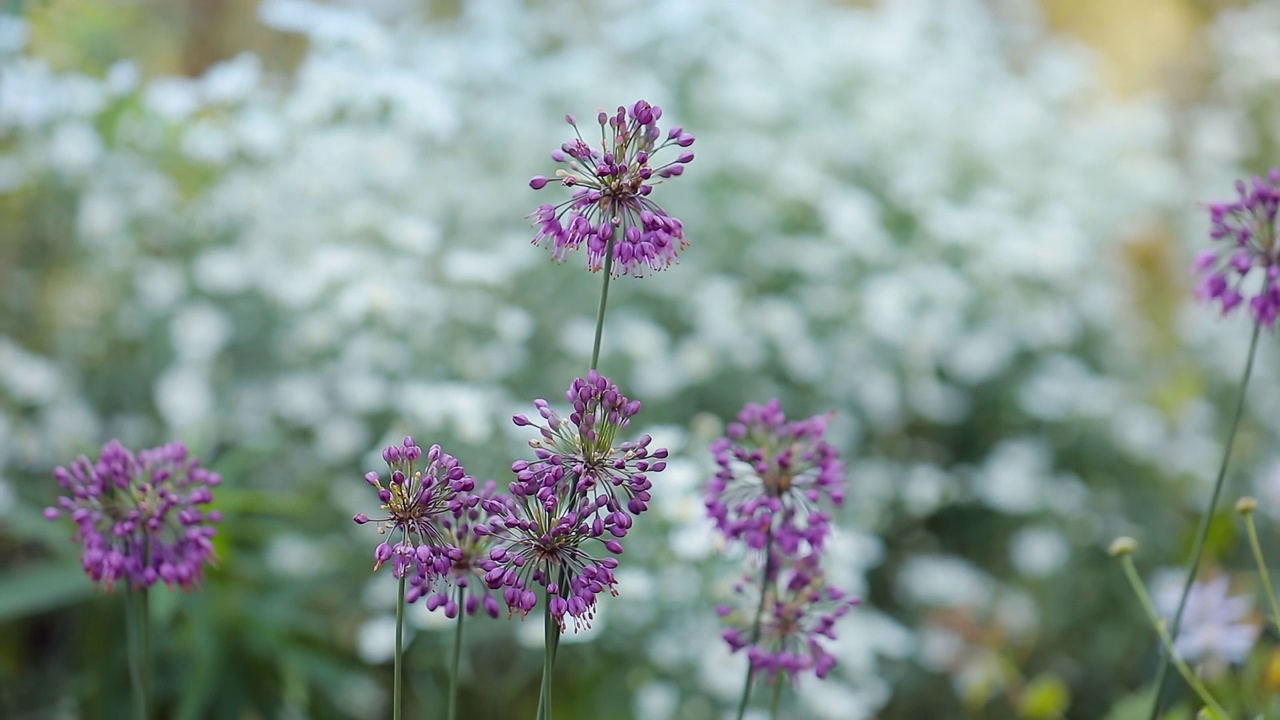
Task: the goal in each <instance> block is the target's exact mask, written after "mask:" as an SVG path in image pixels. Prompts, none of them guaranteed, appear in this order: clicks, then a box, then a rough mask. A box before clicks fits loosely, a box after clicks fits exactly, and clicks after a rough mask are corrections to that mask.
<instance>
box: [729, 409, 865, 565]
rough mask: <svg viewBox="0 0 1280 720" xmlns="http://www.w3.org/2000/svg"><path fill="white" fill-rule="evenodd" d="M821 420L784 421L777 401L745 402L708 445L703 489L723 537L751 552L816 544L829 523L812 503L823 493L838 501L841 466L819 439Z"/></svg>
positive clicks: (794, 550)
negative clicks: (708, 471)
mask: <svg viewBox="0 0 1280 720" xmlns="http://www.w3.org/2000/svg"><path fill="white" fill-rule="evenodd" d="M828 417H829V416H827V415H816V416H814V417H811V418H809V419H808V420H796V421H792V422H788V421H787V418H786V415H785V414H784V413H783V412H782V405H781V403H779V402H778V400H776V399H774V400H770V401H769V402H768V403H767V404H765V405H758V404H755V403H750V404H748V405H747V406H746V407H744V408H743V409H742V412H741V413H739V414H738V422H735V423H731V424H730V425H729V434H728V436H727V437H723V438H721V439H719V440H717V441H716V442H715V443H713V444H712V445H711V452H712V453H713V454H714V455H715V459H716V464H717V465H719V467H720V469H719V471H718V472H717V473H716V474H715V476H714V477H713V478H712V479H711V482H710V484H709V487H708V492H707V500H706V505H707V511H708V512H709V513H710V515H711V517H712V519H713V520H714V521H715V523H716V527H717V528H719V530H720V531H721V532H722V533H724V535H725V536H726V537H727V538H729V539H730V540H744V541H745V542H746V544H747V545H748V546H749V547H752V548H755V549H757V550H764V549H765V548H766V546H769V545H771V544H772V545H773V546H775V547H777V548H779V549H781V550H782V551H783V552H785V553H786V554H789V555H795V554H796V553H798V552H799V551H800V548H801V541H805V542H807V543H808V544H809V546H810V547H812V548H814V549H820V548H821V547H822V545H823V542H824V540H825V538H826V536H827V533H828V532H829V531H830V523H831V521H830V517H829V515H828V514H827V513H826V512H824V511H822V510H819V509H817V505H818V503H819V502H820V501H821V500H822V498H823V497H824V496H826V497H828V498H830V500H831V502H832V504H834V505H837V506H838V505H841V504H843V502H844V464H843V463H842V462H840V458H839V455H838V453H837V452H836V449H835V448H834V447H832V446H831V445H830V444H828V443H827V442H826V441H824V440H823V439H822V436H823V434H824V433H825V432H826V428H827V420H828ZM775 516H777V517H778V520H776V521H775Z"/></svg>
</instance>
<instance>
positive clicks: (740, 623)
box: [716, 553, 860, 680]
mask: <svg viewBox="0 0 1280 720" xmlns="http://www.w3.org/2000/svg"><path fill="white" fill-rule="evenodd" d="M783 560H784V558H777V561H779V562H781V561H783ZM760 580H761V576H760V574H752V575H748V576H746V577H744V579H743V581H742V582H740V583H738V584H737V585H736V586H735V587H734V591H735V593H736V594H737V595H738V596H739V598H740V601H741V605H740V606H738V607H734V606H730V605H720V606H718V607H717V608H716V614H718V615H719V616H720V617H722V618H724V619H725V620H726V621H727V622H729V623H730V626H729V627H727V628H725V630H724V632H723V633H722V637H723V638H724V640H725V642H727V643H729V647H730V648H731V649H732V650H733V652H738V651H739V650H743V649H744V648H745V649H746V651H747V657H748V659H750V661H751V668H752V672H764V673H765V674H766V675H768V676H769V678H771V679H775V680H776V676H777V675H778V674H779V673H786V674H787V676H789V677H791V678H795V677H797V676H799V675H800V674H801V673H803V672H807V671H809V670H812V671H813V672H814V674H815V675H817V676H818V677H819V678H825V677H826V676H827V674H828V673H830V672H831V669H832V668H833V667H835V665H836V658H835V656H833V655H832V654H831V653H829V652H827V650H826V649H825V648H824V647H823V646H822V641H821V639H822V638H827V639H829V640H835V639H836V633H835V624H836V621H837V620H839V619H840V618H842V617H844V616H845V615H846V614H848V612H849V610H850V609H851V608H853V607H854V606H855V605H857V604H858V603H859V602H860V600H859V599H858V598H856V597H853V596H850V595H848V594H846V593H845V592H844V591H842V590H840V589H839V588H837V587H835V586H832V585H828V584H827V581H826V575H825V573H824V572H823V571H822V568H821V566H820V564H819V562H818V556H817V555H816V554H814V553H809V554H806V555H804V556H802V557H800V558H797V559H794V560H793V561H791V562H790V563H788V564H786V565H785V566H784V568H783V570H782V572H780V573H779V574H778V576H777V577H776V580H774V581H770V582H767V583H765V585H764V586H763V587H764V589H763V590H762V589H761V584H760ZM774 582H776V583H778V587H776V588H775V586H774ZM761 592H764V593H765V597H764V605H763V607H762V608H761V606H760V593H761ZM757 609H761V610H762V612H761V613H760V621H759V622H760V624H759V630H758V631H756V628H755V620H754V618H755V617H756V611H757ZM753 632H754V633H757V637H756V638H755V640H754V641H753V640H752V634H753Z"/></svg>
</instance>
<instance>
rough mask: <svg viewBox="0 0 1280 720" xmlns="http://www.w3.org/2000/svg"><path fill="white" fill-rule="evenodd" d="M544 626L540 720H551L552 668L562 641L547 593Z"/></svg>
mask: <svg viewBox="0 0 1280 720" xmlns="http://www.w3.org/2000/svg"><path fill="white" fill-rule="evenodd" d="M542 618H543V626H542V638H543V643H542V644H543V648H542V690H541V691H540V692H539V694H538V720H551V668H552V667H553V666H554V665H555V662H556V646H557V645H559V641H560V626H559V625H557V624H556V619H555V617H554V616H553V615H552V614H551V593H550V591H548V592H547V597H546V605H545V607H543V615H542Z"/></svg>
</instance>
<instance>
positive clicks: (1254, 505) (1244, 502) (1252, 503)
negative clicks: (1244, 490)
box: [1236, 495, 1258, 515]
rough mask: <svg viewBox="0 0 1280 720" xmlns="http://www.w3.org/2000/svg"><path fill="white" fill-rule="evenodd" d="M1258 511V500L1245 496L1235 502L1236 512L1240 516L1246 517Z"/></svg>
mask: <svg viewBox="0 0 1280 720" xmlns="http://www.w3.org/2000/svg"><path fill="white" fill-rule="evenodd" d="M1257 509H1258V498H1255V497H1249V496H1248V495H1245V496H1244V497H1242V498H1240V499H1239V500H1237V501H1236V512H1238V513H1240V514H1241V515H1248V514H1250V513H1252V512H1253V511H1254V510H1257Z"/></svg>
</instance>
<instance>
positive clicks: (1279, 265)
mask: <svg viewBox="0 0 1280 720" xmlns="http://www.w3.org/2000/svg"><path fill="white" fill-rule="evenodd" d="M1236 193H1237V194H1238V195H1239V198H1238V199H1236V200H1234V201H1229V202H1216V203H1210V205H1209V237H1210V238H1212V239H1213V240H1214V241H1223V242H1222V244H1221V245H1220V246H1219V247H1216V248H1211V249H1209V250H1205V251H1204V252H1203V253H1201V254H1200V257H1199V258H1198V259H1197V260H1196V263H1195V266H1194V270H1195V272H1197V273H1199V274H1200V275H1201V276H1202V279H1201V281H1200V285H1199V287H1198V288H1197V289H1196V294H1197V296H1198V297H1199V298H1200V299H1201V300H1204V301H1206V302H1209V303H1217V304H1220V305H1221V306H1222V312H1223V314H1226V313H1229V312H1231V311H1232V310H1234V309H1235V308H1236V307H1237V306H1239V305H1240V304H1241V303H1242V302H1243V301H1244V296H1245V293H1247V292H1250V291H1249V290H1246V289H1244V287H1243V285H1244V280H1245V277H1246V276H1248V275H1249V273H1250V272H1252V271H1253V269H1254V268H1260V269H1261V270H1262V285H1261V287H1260V288H1258V289H1257V290H1256V292H1255V293H1254V294H1253V297H1251V298H1250V299H1249V307H1250V309H1251V310H1252V311H1253V316H1254V318H1256V319H1257V321H1258V322H1259V323H1261V324H1262V325H1265V326H1266V327H1274V326H1275V322H1276V317H1277V316H1278V315H1280V283H1277V278H1280V245H1277V242H1276V240H1277V239H1276V213H1277V211H1278V210H1280V168H1272V169H1271V172H1270V173H1268V175H1267V177H1265V178H1264V177H1257V176H1255V177H1254V178H1253V179H1252V181H1251V182H1249V183H1246V182H1244V181H1243V180H1242V181H1238V182H1237V183H1236Z"/></svg>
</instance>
